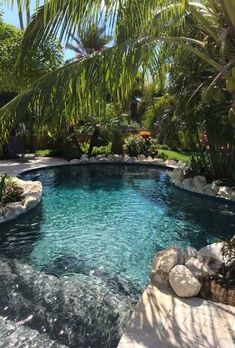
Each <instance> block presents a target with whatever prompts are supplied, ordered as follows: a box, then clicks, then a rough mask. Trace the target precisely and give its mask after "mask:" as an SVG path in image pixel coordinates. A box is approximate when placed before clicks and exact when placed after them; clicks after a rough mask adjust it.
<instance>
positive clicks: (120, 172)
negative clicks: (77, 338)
mask: <svg viewBox="0 0 235 348" xmlns="http://www.w3.org/2000/svg"><path fill="white" fill-rule="evenodd" d="M23 177H24V178H25V179H32V180H40V181H41V182H42V183H43V186H44V193H43V200H42V203H41V204H40V205H39V206H38V207H37V208H35V209H34V210H33V211H31V212H30V213H28V214H27V215H25V216H21V217H20V218H18V219H17V220H16V221H15V222H12V223H10V224H7V225H5V226H3V227H1V235H0V253H1V254H2V255H4V256H6V257H7V258H10V259H11V258H17V259H19V260H21V261H23V262H25V263H27V264H29V265H31V266H32V267H33V269H36V270H39V271H44V272H46V273H49V274H54V275H56V276H59V277H60V276H64V275H67V276H70V277H72V278H73V279H76V276H79V275H81V274H82V275H83V276H86V277H89V279H90V280H92V281H94V283H96V285H97V284H99V282H103V283H102V284H103V285H104V286H107V287H109V288H111V289H112V296H115V294H116V293H118V292H121V293H122V295H124V296H125V294H126V296H129V297H132V295H133V298H134V296H136V295H138V294H140V293H141V291H142V290H143V289H144V287H145V286H146V284H147V283H148V281H149V278H148V275H149V271H150V266H151V262H152V259H153V256H154V254H155V253H156V251H158V250H160V249H162V248H165V247H167V246H169V245H171V244H177V245H179V246H181V247H185V246H187V245H191V246H193V247H195V248H200V247H202V246H205V245H206V244H208V243H210V242H213V241H215V240H218V239H220V238H228V237H230V236H232V235H233V234H234V230H235V206H234V205H226V204H225V203H224V202H219V201H217V200H211V199H207V198H205V197H199V196H196V195H192V194H190V193H188V192H184V191H182V190H179V189H177V188H175V187H174V186H173V185H171V184H170V183H169V179H168V175H167V171H166V170H161V169H156V168H150V167H149V168H147V167H143V166H136V165H131V166H126V165H118V166H117V165H90V166H87V165H84V166H70V167H69V166H68V167H57V168H51V169H45V170H37V171H34V172H31V173H29V174H25V175H24V176H23ZM79 281H81V279H80V280H79ZM103 285H102V286H103ZM84 306H85V304H84Z"/></svg>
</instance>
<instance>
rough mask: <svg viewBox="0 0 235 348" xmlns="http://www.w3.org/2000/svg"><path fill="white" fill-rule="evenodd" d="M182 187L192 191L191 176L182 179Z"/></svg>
mask: <svg viewBox="0 0 235 348" xmlns="http://www.w3.org/2000/svg"><path fill="white" fill-rule="evenodd" d="M183 188H184V189H185V190H188V191H193V188H194V185H193V178H187V179H184V181H183Z"/></svg>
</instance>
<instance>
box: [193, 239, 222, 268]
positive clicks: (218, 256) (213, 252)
mask: <svg viewBox="0 0 235 348" xmlns="http://www.w3.org/2000/svg"><path fill="white" fill-rule="evenodd" d="M223 246H224V243H223V242H219V243H213V244H209V245H207V246H205V247H203V248H201V249H200V250H199V254H200V255H202V256H207V257H209V258H212V259H214V260H217V261H219V262H220V263H221V264H222V263H223V262H224V259H223V256H222V251H221V249H222V247H223ZM225 261H226V260H225Z"/></svg>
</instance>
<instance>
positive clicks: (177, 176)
mask: <svg viewBox="0 0 235 348" xmlns="http://www.w3.org/2000/svg"><path fill="white" fill-rule="evenodd" d="M170 177H171V182H173V183H174V184H177V183H182V182H183V180H184V171H183V169H181V168H175V169H174V170H173V172H172V173H171V174H170Z"/></svg>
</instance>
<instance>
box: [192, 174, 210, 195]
mask: <svg viewBox="0 0 235 348" xmlns="http://www.w3.org/2000/svg"><path fill="white" fill-rule="evenodd" d="M206 184H207V182H206V178H205V177H204V176H201V175H197V176H195V177H194V178H193V191H194V192H197V193H204V187H205V185H206Z"/></svg>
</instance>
